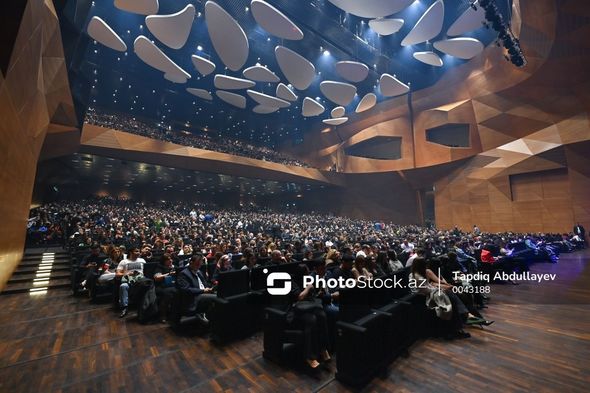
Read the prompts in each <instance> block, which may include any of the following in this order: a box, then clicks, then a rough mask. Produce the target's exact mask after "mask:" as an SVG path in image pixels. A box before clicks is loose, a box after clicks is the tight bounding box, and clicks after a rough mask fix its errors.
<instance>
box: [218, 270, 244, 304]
mask: <svg viewBox="0 0 590 393" xmlns="http://www.w3.org/2000/svg"><path fill="white" fill-rule="evenodd" d="M249 290H250V272H249V271H248V270H247V269H244V270H232V271H228V272H221V273H219V278H218V284H217V297H221V298H227V297H230V296H234V295H238V294H241V293H247V292H248V291H249Z"/></svg>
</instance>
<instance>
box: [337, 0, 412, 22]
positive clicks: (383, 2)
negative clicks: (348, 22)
mask: <svg viewBox="0 0 590 393" xmlns="http://www.w3.org/2000/svg"><path fill="white" fill-rule="evenodd" d="M329 1H330V3H332V4H334V5H335V6H336V7H338V8H340V9H341V10H344V11H346V12H348V13H350V14H353V15H356V16H360V17H363V18H380V17H383V16H388V15H391V14H395V13H397V12H400V11H401V10H403V9H404V8H406V7H407V6H409V5H410V4H412V3H413V2H414V0H329Z"/></svg>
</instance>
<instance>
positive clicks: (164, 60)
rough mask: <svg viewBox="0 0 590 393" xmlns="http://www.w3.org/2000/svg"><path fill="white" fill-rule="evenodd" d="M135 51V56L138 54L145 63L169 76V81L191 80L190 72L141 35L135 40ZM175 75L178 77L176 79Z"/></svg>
mask: <svg viewBox="0 0 590 393" xmlns="http://www.w3.org/2000/svg"><path fill="white" fill-rule="evenodd" d="M133 50H134V51H135V54H137V57H139V58H140V59H141V60H142V61H143V62H144V63H146V64H147V65H149V66H151V67H154V68H155V69H157V70H160V71H162V72H163V73H165V74H168V77H167V78H166V79H168V80H171V79H176V80H178V79H180V77H181V76H182V77H184V78H185V79H190V78H191V75H190V74H189V73H188V72H186V71H185V70H183V69H182V68H180V67H179V66H178V65H177V64H176V63H175V62H174V61H172V60H171V59H170V58H169V57H168V56H166V55H165V54H164V52H162V51H161V50H160V48H158V47H157V46H156V45H155V44H154V43H153V42H151V41H150V40H149V39H147V37H145V36H143V35H140V36H139V37H137V38H136V39H135V42H134V43H133ZM173 75H176V77H174V76H173Z"/></svg>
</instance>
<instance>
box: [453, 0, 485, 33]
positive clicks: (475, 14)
mask: <svg viewBox="0 0 590 393" xmlns="http://www.w3.org/2000/svg"><path fill="white" fill-rule="evenodd" d="M474 5H475V7H476V8H477V10H474V9H473V8H471V7H467V9H466V10H465V12H463V14H461V16H460V17H459V18H457V20H456V21H455V22H454V23H453V24H452V25H451V27H449V30H447V35H448V36H458V35H461V34H465V33H468V32H470V31H473V30H476V29H479V28H480V27H482V26H483V23H484V22H485V20H486V13H485V10H484V9H483V7H481V6H480V5H479V4H478V2H477V1H476V2H475V3H474Z"/></svg>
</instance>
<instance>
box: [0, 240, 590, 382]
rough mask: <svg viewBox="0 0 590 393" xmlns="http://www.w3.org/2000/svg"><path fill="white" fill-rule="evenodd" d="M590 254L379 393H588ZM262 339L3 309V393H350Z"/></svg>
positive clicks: (422, 354)
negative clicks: (281, 358) (221, 342)
mask: <svg viewBox="0 0 590 393" xmlns="http://www.w3.org/2000/svg"><path fill="white" fill-rule="evenodd" d="M589 260H590V251H585V252H577V253H574V254H564V255H562V258H561V260H560V261H559V263H557V264H555V265H552V264H536V265H534V266H533V268H532V272H544V273H545V272H546V273H557V279H556V280H555V282H549V283H547V282H545V283H542V284H531V283H525V284H521V285H519V286H508V285H494V286H492V294H491V296H492V303H490V305H489V309H487V310H485V315H486V317H487V318H488V319H494V320H495V321H496V323H495V324H494V325H492V326H490V327H489V328H486V329H485V330H480V329H478V328H472V329H470V333H471V334H472V338H471V339H468V340H460V341H454V342H447V341H442V340H437V339H429V340H424V341H420V342H418V343H416V344H415V345H414V346H413V347H412V348H411V350H410V356H409V357H407V358H400V359H397V360H396V361H395V362H394V363H393V364H392V365H391V366H390V368H389V370H388V372H387V373H386V375H383V376H381V377H379V378H376V379H374V380H373V381H372V382H371V383H370V384H369V385H368V386H367V387H366V388H365V389H364V390H365V391H371V392H373V391H374V392H380V391H387V392H445V391H449V392H469V393H473V392H480V391H486V392H496V391H497V392H509V391H514V392H587V391H589V386H590V267H589V265H590V263H589ZM261 353H262V335H261V334H257V335H256V336H254V337H252V338H250V339H245V340H241V341H238V342H235V343H233V344H229V345H226V346H224V347H216V346H214V345H212V344H210V342H209V341H208V340H207V339H206V338H203V337H198V336H196V337H195V336H193V337H183V336H178V335H175V334H174V333H172V332H171V331H170V329H169V328H167V327H166V326H163V325H148V326H143V325H140V324H138V323H137V322H135V321H134V320H133V318H129V319H127V320H120V319H119V318H118V317H117V315H116V314H115V313H114V311H113V310H112V309H111V308H110V306H109V305H92V304H90V303H88V300H86V299H84V298H73V297H72V296H70V295H69V292H68V291H67V290H64V289H55V290H50V291H49V292H48V293H47V294H46V295H34V296H31V295H29V294H15V295H8V296H1V297H0V392H12V393H16V392H134V391H137V392H200V391H202V392H205V391H206V392H211V391H228V392H229V391H231V392H259V391H273V392H278V391H281V392H282V391H292V392H310V391H321V392H345V391H349V389H347V388H346V387H345V386H343V385H341V384H340V383H339V382H338V381H335V380H334V367H335V365H334V364H330V365H329V366H327V367H326V368H324V369H322V370H321V371H319V372H316V373H308V372H304V371H301V370H294V369H291V368H287V367H281V366H278V365H275V364H273V363H271V362H269V361H266V360H264V359H263V358H262V357H261Z"/></svg>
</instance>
